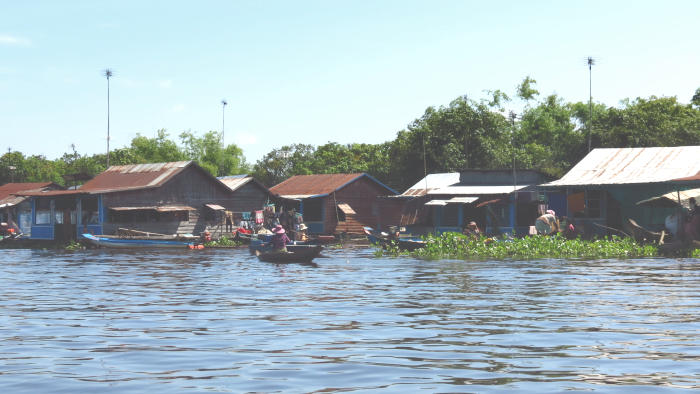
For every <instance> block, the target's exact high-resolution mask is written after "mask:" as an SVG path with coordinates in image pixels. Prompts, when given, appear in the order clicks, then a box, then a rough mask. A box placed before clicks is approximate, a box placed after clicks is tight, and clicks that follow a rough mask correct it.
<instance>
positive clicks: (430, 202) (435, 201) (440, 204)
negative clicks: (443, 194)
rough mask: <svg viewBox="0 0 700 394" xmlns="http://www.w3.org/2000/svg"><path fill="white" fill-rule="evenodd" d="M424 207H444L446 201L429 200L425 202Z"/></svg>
mask: <svg viewBox="0 0 700 394" xmlns="http://www.w3.org/2000/svg"><path fill="white" fill-rule="evenodd" d="M425 205H439V206H444V205H447V200H430V201H428V202H426V203H425Z"/></svg>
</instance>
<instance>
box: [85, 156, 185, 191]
mask: <svg viewBox="0 0 700 394" xmlns="http://www.w3.org/2000/svg"><path fill="white" fill-rule="evenodd" d="M192 163H193V162H192V161H175V162H170V163H150V164H131V165H126V166H111V167H109V168H108V169H107V170H105V171H104V172H103V173H101V174H98V175H97V176H96V177H94V178H92V179H91V180H89V181H87V182H85V184H84V185H83V186H82V187H81V188H80V189H79V191H81V192H90V193H94V192H100V193H109V192H115V191H124V190H132V189H144V188H150V187H158V186H162V185H163V184H164V183H165V182H167V181H168V180H170V179H171V178H172V177H173V176H175V175H176V174H178V173H179V172H181V171H182V170H184V169H185V168H186V167H187V166H189V165H190V164H192Z"/></svg>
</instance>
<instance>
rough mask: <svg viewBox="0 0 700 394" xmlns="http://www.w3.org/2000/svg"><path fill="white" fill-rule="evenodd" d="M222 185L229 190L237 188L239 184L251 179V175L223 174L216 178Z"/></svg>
mask: <svg viewBox="0 0 700 394" xmlns="http://www.w3.org/2000/svg"><path fill="white" fill-rule="evenodd" d="M218 179H219V180H220V181H221V182H222V183H223V184H224V185H226V186H228V188H229V189H231V191H235V190H238V188H240V187H241V186H243V185H245V184H246V183H248V182H250V181H252V180H253V178H251V177H246V176H245V175H243V176H225V177H220V178H218Z"/></svg>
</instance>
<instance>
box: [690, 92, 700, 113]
mask: <svg viewBox="0 0 700 394" xmlns="http://www.w3.org/2000/svg"><path fill="white" fill-rule="evenodd" d="M690 103H691V104H692V105H693V106H694V107H695V108H698V109H700V88H697V89H695V94H694V95H693V98H692V99H690Z"/></svg>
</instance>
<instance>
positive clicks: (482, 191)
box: [428, 185, 529, 196]
mask: <svg viewBox="0 0 700 394" xmlns="http://www.w3.org/2000/svg"><path fill="white" fill-rule="evenodd" d="M528 186H529V185H518V186H515V187H513V185H503V186H462V185H457V186H448V187H443V188H439V189H433V190H430V191H428V195H438V194H439V195H448V196H454V195H461V196H463V195H468V196H483V195H487V194H508V193H512V192H513V191H515V190H522V189H525V188H527V187H528Z"/></svg>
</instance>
